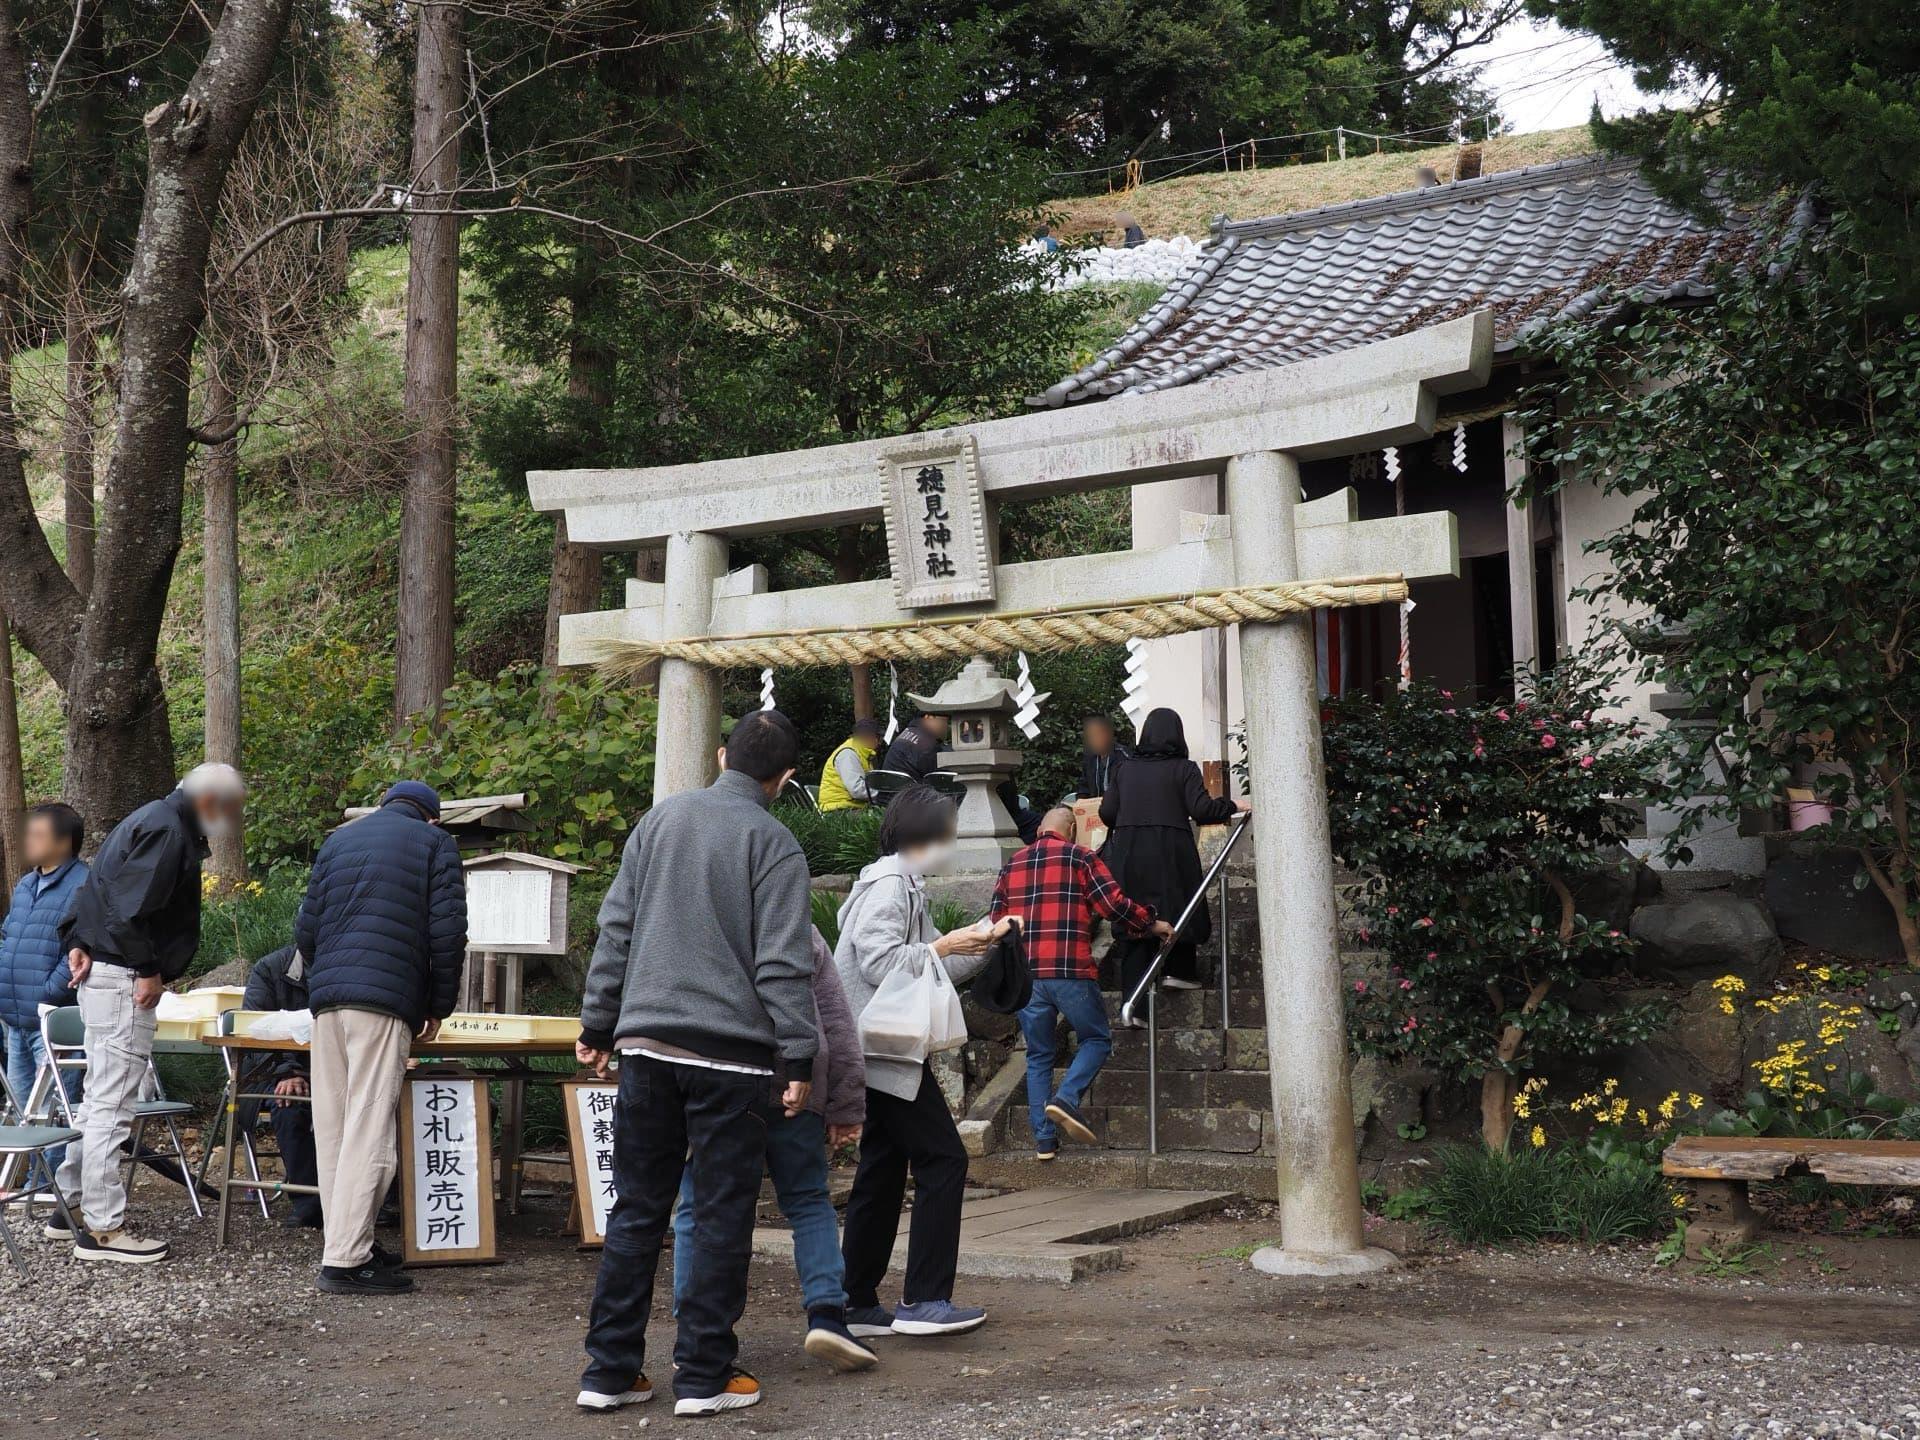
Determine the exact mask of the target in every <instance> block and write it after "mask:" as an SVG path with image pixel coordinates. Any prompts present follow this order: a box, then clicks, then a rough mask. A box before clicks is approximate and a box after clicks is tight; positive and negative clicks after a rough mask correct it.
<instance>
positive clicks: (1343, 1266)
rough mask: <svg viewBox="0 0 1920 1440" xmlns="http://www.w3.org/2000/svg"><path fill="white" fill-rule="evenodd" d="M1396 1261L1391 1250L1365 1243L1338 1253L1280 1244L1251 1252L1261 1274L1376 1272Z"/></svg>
mask: <svg viewBox="0 0 1920 1440" xmlns="http://www.w3.org/2000/svg"><path fill="white" fill-rule="evenodd" d="M1399 1263H1400V1257H1399V1256H1398V1255H1395V1254H1394V1253H1393V1252H1392V1251H1391V1250H1382V1249H1381V1248H1380V1247H1379V1246H1378V1245H1369V1246H1367V1247H1366V1248H1365V1249H1364V1250H1348V1251H1345V1252H1344V1253H1342V1254H1339V1255H1305V1254H1301V1253H1299V1252H1298V1251H1293V1250H1288V1249H1286V1248H1285V1247H1283V1246H1280V1245H1263V1246H1261V1247H1260V1248H1259V1249H1258V1250H1256V1251H1254V1252H1253V1268H1254V1269H1256V1270H1258V1271H1259V1272H1260V1273H1261V1274H1262V1275H1307V1276H1314V1277H1318V1278H1322V1279H1328V1278H1333V1277H1336V1276H1341V1275H1377V1274H1379V1273H1380V1272H1381V1271H1382V1270H1391V1269H1393V1268H1394V1267H1395V1266H1396V1265H1398V1264H1399Z"/></svg>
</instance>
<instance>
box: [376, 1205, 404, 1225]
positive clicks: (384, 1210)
mask: <svg viewBox="0 0 1920 1440" xmlns="http://www.w3.org/2000/svg"><path fill="white" fill-rule="evenodd" d="M400 1218H401V1217H400V1207H399V1206H398V1205H382V1206H381V1207H380V1213H379V1214H378V1215H376V1216H374V1219H373V1223H374V1226H375V1228H377V1229H380V1230H394V1229H398V1228H399V1225H400Z"/></svg>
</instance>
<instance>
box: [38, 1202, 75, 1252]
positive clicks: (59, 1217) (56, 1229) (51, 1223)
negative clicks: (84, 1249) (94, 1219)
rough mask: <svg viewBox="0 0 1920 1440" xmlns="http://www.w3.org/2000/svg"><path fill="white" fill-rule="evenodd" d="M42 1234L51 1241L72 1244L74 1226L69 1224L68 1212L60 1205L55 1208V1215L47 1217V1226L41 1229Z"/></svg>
mask: <svg viewBox="0 0 1920 1440" xmlns="http://www.w3.org/2000/svg"><path fill="white" fill-rule="evenodd" d="M40 1233H41V1234H42V1235H45V1236H46V1237H47V1239H49V1240H65V1241H67V1242H69V1243H71V1242H72V1240H73V1226H72V1225H70V1224H69V1223H68V1222H67V1212H66V1211H64V1210H62V1209H61V1208H60V1207H59V1206H58V1205H56V1206H54V1207H53V1213H52V1214H50V1215H48V1216H47V1221H46V1224H45V1225H43V1226H42V1227H41V1229H40Z"/></svg>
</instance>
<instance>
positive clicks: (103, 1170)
mask: <svg viewBox="0 0 1920 1440" xmlns="http://www.w3.org/2000/svg"><path fill="white" fill-rule="evenodd" d="M133 980H134V975H133V972H132V971H131V970H128V969H126V968H125V967H124V966H120V965H104V964H96V965H95V966H94V967H93V968H92V969H91V970H89V971H88V972H87V978H86V979H85V980H83V981H81V982H80V1018H81V1020H82V1021H83V1022H85V1024H86V1027H87V1041H86V1044H87V1091H86V1099H85V1100H84V1101H82V1102H81V1104H80V1106H79V1108H78V1110H77V1111H76V1112H75V1114H74V1117H73V1121H74V1126H75V1128H76V1129H78V1130H79V1131H80V1143H79V1144H78V1145H70V1146H68V1147H67V1157H66V1159H65V1160H63V1161H61V1162H60V1171H59V1174H58V1176H57V1177H56V1180H55V1183H56V1184H58V1185H59V1187H60V1193H61V1194H62V1195H64V1196H65V1197H66V1200H67V1204H68V1205H70V1206H73V1207H74V1208H76V1209H77V1210H78V1211H79V1212H80V1217H81V1219H82V1220H84V1221H85V1222H86V1226H87V1228H88V1229H89V1230H91V1231H93V1232H94V1234H96V1235H106V1234H110V1233H112V1232H113V1231H115V1230H118V1229H119V1228H120V1226H121V1223H122V1222H123V1221H124V1220H125V1219H126V1215H127V1186H126V1181H125V1180H124V1179H123V1178H122V1172H121V1163H122V1162H121V1154H120V1152H121V1149H122V1148H123V1147H124V1146H125V1145H126V1143H127V1139H128V1137H129V1136H131V1135H132V1134H133V1107H134V1106H135V1105H136V1104H137V1103H138V1102H139V1100H140V1092H141V1090H142V1089H143V1088H144V1086H145V1084H146V1079H147V1063H148V1061H149V1060H150V1059H151V1058H152V1056H153V1030H154V1025H155V1024H156V1023H157V1022H158V1020H159V1012H158V1011H157V1010H143V1009H141V1008H140V1007H139V1006H138V1005H135V1004H134V1003H133Z"/></svg>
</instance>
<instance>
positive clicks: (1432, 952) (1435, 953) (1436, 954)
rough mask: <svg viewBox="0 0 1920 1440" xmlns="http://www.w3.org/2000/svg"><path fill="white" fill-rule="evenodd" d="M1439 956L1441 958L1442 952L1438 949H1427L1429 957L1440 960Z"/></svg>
mask: <svg viewBox="0 0 1920 1440" xmlns="http://www.w3.org/2000/svg"><path fill="white" fill-rule="evenodd" d="M1439 958H1440V952H1439V951H1438V950H1429V951H1427V959H1429V960H1438V959H1439ZM1402 988H1403V989H1404V988H1405V987H1404V986H1403V987H1402Z"/></svg>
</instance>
